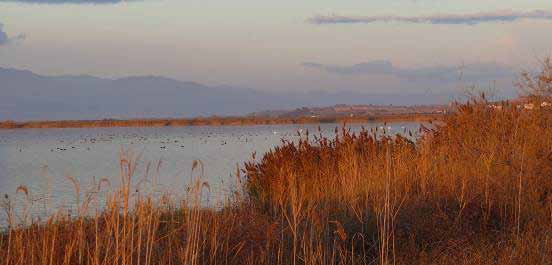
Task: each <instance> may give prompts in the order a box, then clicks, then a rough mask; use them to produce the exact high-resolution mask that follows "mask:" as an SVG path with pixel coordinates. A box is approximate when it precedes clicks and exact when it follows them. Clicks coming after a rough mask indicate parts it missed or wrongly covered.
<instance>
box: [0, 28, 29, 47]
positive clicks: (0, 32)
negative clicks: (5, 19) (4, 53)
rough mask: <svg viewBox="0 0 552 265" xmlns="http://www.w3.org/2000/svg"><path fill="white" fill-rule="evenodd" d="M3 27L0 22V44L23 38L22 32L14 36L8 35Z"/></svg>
mask: <svg viewBox="0 0 552 265" xmlns="http://www.w3.org/2000/svg"><path fill="white" fill-rule="evenodd" d="M3 28H4V25H3V24H2V23H0V46H2V45H6V44H8V43H12V42H16V41H20V40H23V39H25V35H23V34H19V35H17V36H15V37H9V36H8V33H6V32H5V31H4V29H3Z"/></svg>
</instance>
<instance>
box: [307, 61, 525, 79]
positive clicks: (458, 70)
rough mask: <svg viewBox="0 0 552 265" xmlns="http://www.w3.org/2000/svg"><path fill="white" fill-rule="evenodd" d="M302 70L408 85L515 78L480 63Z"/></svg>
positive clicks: (319, 66) (382, 64) (363, 65)
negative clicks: (395, 80)
mask: <svg viewBox="0 0 552 265" xmlns="http://www.w3.org/2000/svg"><path fill="white" fill-rule="evenodd" d="M301 65H302V66H303V67H306V68H311V69H317V70H319V71H323V72H326V73H330V74H336V75H388V76H394V77H397V78H399V79H400V80H403V81H407V82H412V81H414V82H416V81H420V82H426V81H439V82H456V81H458V80H461V79H462V80H465V81H474V82H478V81H490V80H495V79H504V78H512V77H515V75H516V73H515V71H513V70H512V69H510V68H508V67H505V66H501V65H498V64H496V63H477V64H469V65H463V66H436V67H420V68H400V67H396V66H394V65H393V64H392V63H391V62H389V61H385V60H377V61H370V62H365V63H359V64H354V65H345V66H339V65H324V64H320V63H314V62H304V63H302V64H301Z"/></svg>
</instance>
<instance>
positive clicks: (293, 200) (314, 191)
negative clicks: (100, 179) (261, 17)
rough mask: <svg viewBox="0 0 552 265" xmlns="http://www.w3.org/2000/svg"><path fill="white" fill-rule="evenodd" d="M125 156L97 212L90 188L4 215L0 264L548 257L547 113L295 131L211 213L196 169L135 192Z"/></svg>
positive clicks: (551, 213) (473, 107)
mask: <svg viewBox="0 0 552 265" xmlns="http://www.w3.org/2000/svg"><path fill="white" fill-rule="evenodd" d="M541 80H544V79H541ZM540 96H542V95H540ZM540 96H538V95H537V96H536V97H535V98H534V99H535V100H539V97H540ZM133 161H134V160H133V159H131V157H130V158H129V156H128V155H126V156H123V157H122V159H121V177H122V178H123V181H122V183H123V185H122V187H121V188H120V189H119V190H117V191H116V192H114V193H112V194H110V195H109V197H108V199H107V203H106V205H105V208H104V209H103V210H102V211H97V212H96V213H95V214H92V215H85V214H82V213H84V212H89V211H88V208H89V206H90V205H92V204H93V203H92V201H93V196H92V197H89V198H91V199H84V200H83V202H80V206H79V208H80V210H79V213H81V214H80V215H79V216H77V217H73V218H69V217H67V215H66V214H64V213H62V212H60V214H58V215H54V216H52V217H50V218H49V219H48V220H46V221H45V222H42V223H35V224H30V225H25V226H18V225H16V224H13V223H12V224H11V225H10V227H9V228H8V229H7V230H6V231H5V232H4V233H2V234H1V235H0V263H2V264H551V263H552V110H551V109H550V108H548V109H547V108H536V109H534V110H523V109H519V108H517V107H516V106H514V105H510V104H507V103H504V105H503V108H502V109H501V110H495V109H493V108H490V107H489V106H488V104H487V103H486V102H485V100H484V99H482V100H477V101H472V102H470V103H468V104H464V105H460V106H458V109H457V110H456V111H455V112H454V113H452V114H449V115H447V116H446V117H445V118H444V119H443V120H442V121H440V122H438V123H436V124H434V125H433V126H432V128H431V129H424V134H423V136H422V137H421V138H419V139H417V140H416V141H412V140H410V139H409V138H406V137H403V136H400V135H395V136H391V135H387V134H385V133H383V134H382V132H377V131H366V130H365V131H362V132H361V133H357V134H354V133H351V132H349V131H347V130H345V129H342V130H339V131H337V130H336V138H335V139H328V138H324V137H322V136H321V135H318V136H316V135H306V136H303V138H302V140H301V141H299V142H284V143H282V145H281V146H279V147H277V148H275V149H274V150H272V151H270V152H268V153H267V154H265V155H264V156H263V157H262V159H261V160H260V161H258V162H255V161H253V162H249V163H246V165H245V167H244V169H243V170H242V171H241V172H237V179H238V183H239V184H240V185H241V186H243V190H239V191H236V193H235V194H234V196H233V197H232V198H231V199H229V201H228V203H227V204H226V205H225V206H224V207H222V208H220V209H208V208H202V207H201V203H200V198H201V196H202V193H203V192H208V189H209V187H208V184H207V183H205V182H203V181H202V180H201V178H199V177H193V178H192V179H193V181H192V182H191V183H190V185H189V189H188V191H185V192H184V191H183V193H187V194H188V196H187V197H186V199H185V200H181V201H176V200H174V199H171V197H170V196H163V197H161V198H160V199H154V198H153V197H151V196H148V195H147V194H141V193H140V192H135V191H134V186H132V184H131V183H132V181H131V178H132V176H133V174H134V166H135V163H134V162H133ZM201 166H202V165H201V164H200V163H197V162H196V163H194V168H195V171H194V172H195V173H194V174H195V175H198V174H197V172H200V171H201ZM241 174H243V176H240V175H241ZM199 175H201V174H199ZM242 181H243V184H242ZM75 186H76V187H78V185H75ZM23 192H24V191H23ZM79 201H80V200H79ZM5 204H6V205H7V206H8V207H6V209H7V211H8V215H10V214H11V213H10V211H11V210H10V209H11V208H12V207H11V206H10V202H9V198H6V200H5Z"/></svg>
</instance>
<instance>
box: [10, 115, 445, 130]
mask: <svg viewBox="0 0 552 265" xmlns="http://www.w3.org/2000/svg"><path fill="white" fill-rule="evenodd" d="M442 116H443V114H442V113H413V114H382V115H358V116H340V117H289V118H287V117H286V118H280V117H275V118H271V117H208V118H191V119H131V120H119V119H102V120H59V121H25V122H16V121H0V129H31V128H34V129H40V128H101V127H106V128H108V127H164V126H173V127H178V126H202V125H211V126H222V125H234V126H241V125H275V124H319V123H365V122H380V121H381V122H392V121H431V120H435V119H440V118H442Z"/></svg>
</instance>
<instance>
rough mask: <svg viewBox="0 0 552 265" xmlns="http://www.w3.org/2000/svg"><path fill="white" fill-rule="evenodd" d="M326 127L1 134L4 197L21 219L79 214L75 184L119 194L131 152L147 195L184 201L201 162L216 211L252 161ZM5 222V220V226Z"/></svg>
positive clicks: (393, 126) (399, 129) (399, 127)
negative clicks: (123, 162) (124, 155)
mask: <svg viewBox="0 0 552 265" xmlns="http://www.w3.org/2000/svg"><path fill="white" fill-rule="evenodd" d="M319 126H320V129H321V131H322V134H323V135H324V136H328V137H334V136H335V133H334V130H335V128H336V127H338V126H340V125H338V124H321V125H318V124H300V125H252V126H190V127H151V128H85V129H22V130H0V194H1V195H2V196H3V197H5V196H7V197H8V198H9V200H10V201H11V203H12V204H13V205H15V208H16V212H17V213H18V218H20V219H24V218H27V217H25V215H29V216H33V217H37V216H38V217H40V216H46V215H50V214H51V213H52V212H54V211H57V210H58V209H72V208H74V206H75V203H76V198H77V197H76V196H75V185H74V183H73V181H71V180H70V178H71V177H72V178H73V179H75V180H76V181H77V182H78V183H79V186H80V193H81V196H84V195H85V194H86V192H87V191H89V190H92V189H93V188H94V187H97V186H98V184H97V182H98V181H99V180H100V179H101V178H104V179H107V180H109V184H107V185H104V186H106V187H104V188H103V190H105V191H108V190H109V189H110V188H109V186H110V187H112V188H113V187H117V186H118V185H119V184H120V177H119V172H120V170H119V169H120V167H119V161H120V160H119V158H120V153H121V150H126V151H129V152H132V153H133V154H134V155H135V157H137V158H138V159H137V164H136V165H137V167H136V173H135V174H134V177H133V183H134V184H135V186H133V189H142V187H141V186H138V183H140V185H143V183H146V182H147V183H148V185H144V186H148V190H149V191H150V192H154V193H158V194H162V193H169V194H184V193H185V190H186V188H187V186H188V185H189V183H190V179H191V176H192V174H193V175H198V174H200V173H199V172H200V171H199V170H196V171H195V173H192V164H193V161H194V160H198V161H201V162H202V164H203V167H204V172H203V174H202V175H203V179H204V180H205V181H207V182H208V183H209V186H210V190H209V192H208V195H207V196H206V198H205V203H206V204H207V205H216V204H217V203H220V202H222V201H224V198H226V197H227V195H228V194H229V193H230V192H232V190H235V187H236V177H235V176H236V173H235V172H236V169H237V167H238V166H239V167H242V166H243V163H244V162H246V161H250V160H251V159H252V154H253V153H254V152H256V154H257V156H256V157H257V159H259V158H261V157H262V154H263V153H264V152H266V151H268V150H270V149H271V148H273V147H275V146H277V145H278V144H280V143H281V141H282V139H285V140H290V141H296V140H297V139H299V136H298V132H300V131H302V132H303V133H304V132H306V131H307V130H308V131H310V132H312V133H314V132H318V127H319ZM347 126H348V127H349V128H350V129H351V130H352V131H359V130H361V128H362V127H364V128H367V129H370V128H374V127H380V128H381V127H383V126H385V128H386V130H388V131H389V132H390V133H393V134H395V133H404V132H405V130H410V131H412V132H413V133H415V132H417V130H418V129H419V127H420V123H419V122H396V123H390V124H387V125H384V124H382V123H367V124H352V125H347ZM148 164H149V167H148ZM146 180H147V181H146ZM105 183H107V181H106V182H105ZM105 183H104V184H105ZM21 185H24V186H25V187H26V188H27V189H28V191H29V196H28V197H27V196H26V195H25V194H24V192H21V190H20V192H16V191H17V189H18V187H20V186H21ZM143 189H146V188H143ZM5 203H6V202H4V204H5ZM4 207H5V205H4ZM5 222H6V215H5V214H4V213H2V214H1V216H0V223H5Z"/></svg>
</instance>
